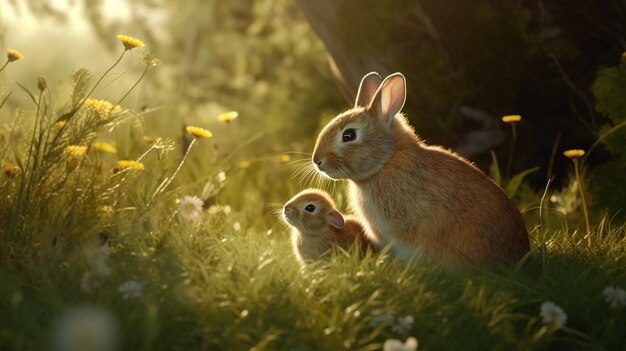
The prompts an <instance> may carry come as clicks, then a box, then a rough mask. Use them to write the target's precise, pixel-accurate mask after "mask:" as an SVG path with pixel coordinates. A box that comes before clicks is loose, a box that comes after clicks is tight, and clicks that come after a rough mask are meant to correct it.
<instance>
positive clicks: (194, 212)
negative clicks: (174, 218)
mask: <svg viewBox="0 0 626 351" xmlns="http://www.w3.org/2000/svg"><path fill="white" fill-rule="evenodd" d="M176 203H177V204H178V212H179V213H180V215H181V216H183V218H186V219H192V220H193V219H197V218H198V217H200V214H201V213H202V206H203V205H204V201H202V200H201V199H200V198H199V197H197V196H189V195H187V196H183V197H182V198H181V199H177V200H176Z"/></svg>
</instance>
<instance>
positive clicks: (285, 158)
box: [276, 154, 291, 164]
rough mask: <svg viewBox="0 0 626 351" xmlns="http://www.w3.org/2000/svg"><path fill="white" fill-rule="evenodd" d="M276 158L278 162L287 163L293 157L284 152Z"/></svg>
mask: <svg viewBox="0 0 626 351" xmlns="http://www.w3.org/2000/svg"><path fill="white" fill-rule="evenodd" d="M276 159H277V160H278V162H280V163H282V164H286V163H287V162H289V160H291V157H290V156H289V155H287V154H283V155H278V157H276Z"/></svg>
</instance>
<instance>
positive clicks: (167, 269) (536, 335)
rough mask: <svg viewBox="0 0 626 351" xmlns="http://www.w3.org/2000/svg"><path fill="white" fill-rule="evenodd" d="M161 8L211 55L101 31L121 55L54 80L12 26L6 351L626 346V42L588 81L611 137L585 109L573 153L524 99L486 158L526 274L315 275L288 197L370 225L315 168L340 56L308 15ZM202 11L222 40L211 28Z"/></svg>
mask: <svg viewBox="0 0 626 351" xmlns="http://www.w3.org/2000/svg"><path fill="white" fill-rule="evenodd" d="M509 2H511V3H513V1H509ZM29 3H30V2H29ZM80 3H83V2H80ZM84 3H85V5H84V6H86V8H88V6H90V5H89V4H87V3H88V2H84ZM130 3H135V2H130ZM136 3H142V4H143V3H144V2H143V1H137V2H136ZM146 3H149V2H146ZM157 3H159V5H154V4H153V6H155V7H158V6H161V7H162V8H164V9H165V10H164V11H166V12H167V11H169V12H168V13H173V12H172V11H174V12H175V11H180V14H179V15H180V16H179V17H172V19H170V22H168V23H169V24H170V25H171V26H172V27H171V28H176V29H178V32H176V31H175V30H172V33H174V34H172V35H171V37H170V41H171V42H175V43H185V42H186V41H185V40H187V39H188V40H191V41H193V40H198V41H200V42H201V41H202V40H205V42H203V43H202V44H198V46H197V48H196V49H197V52H200V53H199V54H197V55H196V56H194V57H193V58H191V57H190V56H189V53H190V52H192V51H194V49H190V48H189V47H188V46H176V45H174V44H171V46H165V44H163V42H167V40H166V39H164V38H159V37H158V36H157V35H153V34H150V32H149V31H148V30H146V28H139V27H137V29H135V27H133V26H130V25H129V26H123V25H119V26H118V27H115V30H111V31H110V32H109V31H103V29H104V27H103V26H98V25H95V26H94V28H99V29H100V32H98V35H97V38H98V40H99V41H100V42H99V43H98V42H94V41H91V40H83V41H74V42H72V43H71V45H72V46H76V47H82V48H87V49H86V50H89V49H88V48H89V47H90V46H93V47H98V48H100V47H104V48H106V50H105V51H103V52H105V53H106V54H104V55H102V57H99V60H98V61H95V62H91V61H90V60H87V59H85V60H84V61H82V63H81V64H80V65H76V66H75V67H67V65H66V64H60V67H59V68H51V69H53V70H54V71H53V72H40V71H39V69H40V68H41V67H50V66H42V64H43V63H44V62H45V61H46V59H47V58H46V56H45V55H43V56H42V55H29V50H30V51H32V50H31V49H30V48H31V46H28V48H29V49H28V50H27V49H26V47H27V45H26V44H25V45H24V47H25V49H22V48H21V47H20V43H19V42H16V41H12V40H10V38H11V33H12V31H11V30H10V29H11V28H10V27H4V29H5V30H6V31H4V32H0V35H2V40H0V49H1V50H2V57H0V67H1V68H0V163H1V166H2V172H1V173H0V317H1V318H0V350H64V351H65V350H67V351H74V350H95V351H100V350H102V351H112V350H256V351H260V350H294V351H295V350H298V351H305V350H310V351H313V350H361V351H374V350H385V351H392V350H416V349H417V350H623V349H624V348H625V347H626V346H625V345H626V336H625V333H624V332H625V330H626V291H624V289H626V222H625V217H624V212H623V211H624V208H623V207H624V205H625V201H624V198H623V197H621V195H620V194H624V192H625V191H626V184H625V178H626V176H625V175H624V174H625V173H623V171H624V170H626V168H625V167H626V166H624V165H626V149H625V145H626V142H625V141H626V137H625V135H626V134H624V129H623V128H622V127H623V126H624V125H625V124H626V122H624V121H625V119H624V117H623V116H624V115H626V95H625V93H626V84H625V83H624V82H626V58H624V57H626V56H621V55H622V51H623V49H625V48H622V51H615V52H613V53H612V54H613V58H611V59H610V60H612V61H610V62H612V63H613V64H612V65H609V64H607V65H602V66H598V67H595V68H594V70H593V72H592V73H593V74H592V75H593V78H592V83H591V84H589V85H588V86H587V87H586V90H585V93H586V94H587V93H588V94H589V96H590V97H589V99H590V101H591V102H590V103H591V104H592V110H593V111H596V112H594V113H596V114H597V115H598V116H602V117H598V120H597V123H596V121H594V123H596V124H593V123H590V124H589V126H588V127H589V128H591V129H592V130H593V133H591V134H590V135H591V136H585V137H580V138H578V137H577V136H578V135H582V134H584V132H583V131H581V130H583V129H585V128H586V127H585V126H586V125H585V126H581V125H578V124H576V123H577V122H576V121H577V119H576V117H573V115H572V116H571V117H569V118H571V120H569V122H567V123H565V124H563V126H565V127H563V128H562V129H559V130H558V131H559V134H558V135H559V138H561V135H562V138H563V140H564V142H562V143H555V142H554V139H553V138H550V139H549V140H543V141H542V138H543V139H548V137H546V136H545V135H546V134H545V133H544V127H543V125H542V124H541V123H540V122H538V121H541V120H542V118H543V117H537V118H536V119H534V120H533V118H532V117H527V115H532V113H531V112H528V114H527V113H526V110H523V109H520V110H512V109H509V110H507V111H508V112H506V113H505V112H502V113H500V114H499V115H497V116H496V117H495V122H496V124H497V129H498V130H500V131H501V133H502V135H504V139H503V140H504V141H503V142H502V143H500V144H499V145H497V146H493V147H491V148H490V149H489V150H485V152H483V154H482V155H479V156H477V157H476V159H475V160H474V159H472V158H471V157H470V160H471V161H475V162H477V164H479V165H480V166H481V167H482V168H483V169H484V170H485V172H486V173H488V174H489V175H490V176H491V177H492V178H493V179H494V181H495V182H496V183H498V184H499V185H500V186H501V187H502V188H503V189H504V190H505V191H506V192H507V194H508V195H509V196H510V197H511V198H512V199H513V200H514V201H515V203H516V204H517V206H518V208H519V210H520V212H521V213H522V215H523V218H524V220H525V223H526V226H527V229H528V233H529V238H530V243H531V251H530V252H529V253H528V254H527V255H526V256H525V257H524V258H522V259H521V260H519V261H518V262H517V263H516V264H514V265H509V266H486V265H485V266H481V265H471V264H468V265H467V266H464V267H462V268H459V269H449V268H446V267H441V266H438V265H437V264H436V263H428V264H424V263H422V262H417V261H410V262H405V261H402V260H400V259H397V258H395V257H394V256H393V255H391V254H390V253H389V251H388V250H387V249H385V250H383V251H382V252H380V253H372V252H368V253H367V254H366V255H365V256H364V257H361V256H360V255H358V248H357V247H356V246H355V247H353V248H352V249H350V250H347V251H344V250H340V249H336V250H334V251H333V252H332V254H331V255H330V256H329V257H328V258H327V259H324V260H320V261H317V262H314V263H312V264H310V265H308V266H306V267H301V265H300V264H299V263H298V262H297V261H296V258H295V256H294V254H293V249H292V246H291V241H290V228H289V227H288V226H287V225H286V224H284V223H283V222H282V220H281V218H280V210H281V208H282V205H283V204H284V203H285V202H286V201H287V200H289V198H290V197H291V196H293V195H294V194H296V193H297V192H299V191H300V190H302V189H304V188H307V187H316V188H321V189H324V190H326V191H328V192H329V193H330V194H331V195H332V197H333V198H334V199H335V202H336V203H337V205H338V207H339V208H340V210H341V211H342V212H345V213H347V212H349V211H350V209H349V199H348V195H347V192H346V191H345V190H346V183H344V182H341V181H336V182H333V181H330V180H328V179H325V178H324V177H322V176H320V175H318V174H317V173H316V172H315V171H314V168H313V167H312V164H311V152H312V150H313V147H314V143H315V139H316V136H317V133H318V132H319V131H320V129H321V128H322V127H323V126H324V125H325V123H326V122H328V121H329V120H330V119H331V118H332V117H334V115H336V114H338V113H340V112H342V111H343V110H345V109H347V108H349V107H351V104H350V103H349V99H344V98H343V96H342V92H341V91H340V88H339V86H338V85H337V83H336V79H335V77H334V76H333V73H332V70H331V68H330V66H329V65H328V63H327V61H326V59H327V55H328V53H327V52H326V50H325V48H324V45H323V44H322V43H321V42H320V41H319V39H317V38H316V36H315V33H314V32H313V30H312V29H311V28H309V24H308V22H307V21H306V20H305V19H304V17H303V16H302V15H301V14H300V13H299V12H298V11H297V9H296V8H295V5H294V4H292V3H291V2H289V1H278V2H277V3H272V2H271V1H252V2H250V3H251V6H252V7H251V8H252V9H253V10H251V11H252V15H250V16H252V17H251V18H252V20H250V21H251V22H250V23H248V25H249V27H247V29H246V30H245V31H241V30H239V29H238V28H239V27H238V26H241V25H242V24H241V21H244V19H242V18H243V17H245V16H243V15H241V16H243V17H237V13H239V14H241V13H240V12H241V11H243V10H241V8H239V7H237V6H236V5H229V6H233V8H230V7H227V8H226V9H224V8H220V7H219V6H217V5H215V4H217V3H218V2H217V1H216V2H206V4H208V3H211V4H213V5H215V6H213V7H211V6H209V5H206V4H204V3H202V2H196V1H194V2H190V3H189V4H184V5H180V7H181V8H180V9H178V8H176V6H174V5H173V4H169V3H168V2H157ZM192 3H193V4H192ZM0 5H2V6H8V5H5V4H4V3H3V2H2V1H0ZM146 6H147V5H146ZM224 6H226V5H224ZM242 6H243V5H242ZM398 6H399V5H398ZM197 8H199V9H201V10H203V11H209V10H210V11H213V12H211V16H213V17H211V18H212V19H213V20H215V21H216V22H215V23H213V24H206V26H207V27H203V25H204V24H203V23H205V22H203V21H202V19H203V17H202V16H201V15H200V14H199V13H201V11H200V10H198V11H197V13H196V12H194V10H196V9H197ZM36 10H37V9H36V8H32V9H31V11H34V13H35V15H36V16H42V18H46V16H52V17H54V14H52V15H50V14H48V15H46V14H45V13H38V12H37V11H36ZM39 10H41V9H39ZM229 11H230V12H229ZM238 11H239V12H238ZM44 12H45V11H44ZM1 14H2V12H0V15H1ZM183 15H186V16H189V17H188V19H189V22H190V23H195V24H198V26H196V27H194V28H195V30H197V31H198V33H212V32H211V31H212V30H214V31H216V34H214V35H213V34H211V35H209V34H207V37H206V38H205V39H198V38H196V37H193V34H192V32H193V31H192V30H190V31H185V30H184V29H185V28H186V27H184V26H183V22H184V19H185V17H184V16H183ZM220 17H223V22H220V21H219V20H220ZM0 18H2V17H0ZM94 18H95V17H94ZM246 18H247V17H246ZM92 20H93V21H95V22H96V24H98V23H99V22H97V21H98V20H97V18H96V19H93V18H92ZM229 21H230V22H229ZM100 24H101V23H100ZM144 25H145V26H148V29H150V27H149V26H150V24H144ZM219 25H222V26H224V28H235V29H233V30H232V31H230V32H229V31H227V30H225V29H223V28H222V29H218V27H219ZM2 26H5V25H2ZM229 26H230V27H229ZM167 28H170V27H167ZM350 30H351V31H353V30H354V28H350ZM96 32H97V31H96ZM118 33H124V35H118ZM190 33H191V34H190ZM242 33H243V34H242ZM42 35H43V34H42ZM189 36H191V37H193V38H191V37H189ZM200 37H201V36H200ZM172 38H174V39H172ZM181 38H186V39H181ZM194 38H195V39H194ZM622 39H623V37H622ZM373 40H375V38H374V39H373ZM622 43H623V40H622ZM9 44H10V45H9ZM48 45H51V44H48ZM98 45H101V46H98ZM203 45H204V46H203ZM622 45H623V44H622ZM153 47H154V49H153ZM207 47H208V48H207ZM33 52H34V51H33ZM62 55H66V56H67V57H68V60H69V59H70V58H71V59H72V60H69V61H71V62H74V61H75V60H79V61H80V57H78V58H76V57H70V56H71V55H72V52H71V50H68V51H65V52H63V53H62ZM273 60H274V61H273ZM274 63H275V64H274ZM81 66H83V67H81ZM50 76H52V77H54V78H50ZM407 76H409V74H407ZM410 83H411V80H410V77H409V87H408V89H409V96H408V99H409V100H410V99H412V95H411V91H412V90H411V89H412V87H411V85H410ZM572 84H574V83H572ZM352 88H355V87H352ZM464 89H468V91H469V90H471V86H466V87H465V88H464ZM502 89H511V90H514V88H513V87H507V86H506V85H505V86H504V87H503V88H502ZM416 90H417V88H416ZM320 91H323V93H321V92H320ZM415 94H416V95H417V94H418V93H415ZM415 99H418V98H417V97H416V98H415ZM419 99H424V97H423V96H422V97H419ZM454 99H456V97H455V98H454ZM439 101H444V100H439ZM455 101H456V100H455ZM494 106H495V104H494ZM531 110H532V109H531ZM493 111H503V110H497V109H495V108H494V110H493ZM494 113H495V112H494ZM407 114H408V115H409V118H410V119H411V121H412V123H413V124H417V125H418V126H419V123H426V122H423V121H421V122H417V123H414V122H413V121H414V120H413V119H412V118H413V117H415V118H418V117H416V115H419V113H418V112H417V111H414V110H410V105H409V111H407ZM505 115H508V118H502V117H503V116H505ZM517 116H519V118H518V117H517ZM555 118H556V117H555ZM453 126H457V124H454V123H450V124H446V123H444V122H441V123H440V124H437V123H431V124H429V127H428V128H427V130H439V131H440V132H433V133H434V134H433V136H432V137H431V136H430V135H422V137H424V138H425V139H426V140H427V141H428V140H451V139H446V138H449V137H450V135H455V134H450V133H452V132H449V131H447V132H443V130H448V129H446V128H453ZM449 130H452V129H449ZM417 132H418V134H421V132H420V128H419V127H417ZM437 133H440V134H437ZM438 138H439V139H438ZM452 139H454V138H452ZM544 142H545V144H546V145H547V146H546V147H545V148H539V149H537V147H538V146H537V145H538V144H541V143H544ZM445 146H446V147H452V146H453V144H452V143H451V144H447V145H445ZM537 150H539V151H537ZM574 150H581V151H574ZM411 338H414V339H415V340H413V339H411ZM415 341H417V342H415Z"/></svg>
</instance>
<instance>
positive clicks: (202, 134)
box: [186, 126, 213, 138]
mask: <svg viewBox="0 0 626 351" xmlns="http://www.w3.org/2000/svg"><path fill="white" fill-rule="evenodd" d="M186 129H187V133H189V134H191V135H193V136H195V137H197V138H210V137H212V136H213V133H211V132H210V131H208V130H206V129H202V128H198V127H191V126H189V127H187V128H186Z"/></svg>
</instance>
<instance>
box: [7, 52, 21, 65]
mask: <svg viewBox="0 0 626 351" xmlns="http://www.w3.org/2000/svg"><path fill="white" fill-rule="evenodd" d="M23 58H24V55H22V53H21V52H19V51H17V50H13V49H8V50H7V59H8V60H9V62H13V61H18V60H21V59H23Z"/></svg>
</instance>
